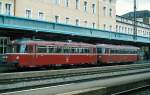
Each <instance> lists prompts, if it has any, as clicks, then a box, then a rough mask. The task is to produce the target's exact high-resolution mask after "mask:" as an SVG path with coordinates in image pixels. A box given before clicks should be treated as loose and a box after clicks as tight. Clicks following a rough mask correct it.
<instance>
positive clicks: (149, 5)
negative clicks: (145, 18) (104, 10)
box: [117, 0, 150, 15]
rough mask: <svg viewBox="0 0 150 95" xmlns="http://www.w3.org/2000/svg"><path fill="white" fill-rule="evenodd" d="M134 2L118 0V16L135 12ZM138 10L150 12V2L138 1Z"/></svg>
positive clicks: (146, 0)
mask: <svg viewBox="0 0 150 95" xmlns="http://www.w3.org/2000/svg"><path fill="white" fill-rule="evenodd" d="M133 1H134V0H117V15H122V14H125V13H127V12H129V11H133ZM137 10H150V0H137Z"/></svg>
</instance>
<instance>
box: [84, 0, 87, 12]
mask: <svg viewBox="0 0 150 95" xmlns="http://www.w3.org/2000/svg"><path fill="white" fill-rule="evenodd" d="M84 11H85V12H87V1H84Z"/></svg>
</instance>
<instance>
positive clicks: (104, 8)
mask: <svg viewBox="0 0 150 95" xmlns="http://www.w3.org/2000/svg"><path fill="white" fill-rule="evenodd" d="M103 15H104V16H106V7H103Z"/></svg>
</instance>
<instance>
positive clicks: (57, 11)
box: [1, 0, 116, 31]
mask: <svg viewBox="0 0 150 95" xmlns="http://www.w3.org/2000/svg"><path fill="white" fill-rule="evenodd" d="M1 1H3V2H4V1H5V2H6V1H7V2H11V3H12V5H13V7H12V12H13V13H12V14H13V15H15V16H19V17H25V18H31V19H38V20H46V21H51V22H55V21H56V17H58V23H64V24H71V25H79V26H82V27H90V28H99V29H104V24H106V30H112V31H115V28H114V27H115V25H116V21H115V17H116V16H115V11H116V8H115V5H116V4H115V3H116V0H78V1H79V2H78V5H77V4H76V3H77V2H76V1H77V0H1ZM66 1H68V3H66ZM85 2H86V10H85ZM67 4H68V6H67ZM93 5H94V8H93ZM76 6H78V7H77V8H76ZM104 6H105V7H106V14H107V15H105V16H104V12H103V11H104V10H103V7H104ZM14 9H15V10H14ZM109 9H112V12H111V16H110V15H109V13H110V11H109ZM27 10H28V14H30V15H31V16H30V17H28V16H27V12H26V11H27ZM29 11H30V12H31V13H29ZM93 11H94V13H93ZM39 13H41V14H40V15H42V17H39ZM77 23H78V24H77ZM110 26H111V29H110Z"/></svg>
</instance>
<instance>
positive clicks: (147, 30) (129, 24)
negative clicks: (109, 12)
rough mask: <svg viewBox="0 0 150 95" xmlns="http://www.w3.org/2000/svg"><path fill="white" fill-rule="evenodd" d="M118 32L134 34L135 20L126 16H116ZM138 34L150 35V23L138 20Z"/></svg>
mask: <svg viewBox="0 0 150 95" xmlns="http://www.w3.org/2000/svg"><path fill="white" fill-rule="evenodd" d="M116 32H120V33H125V34H131V35H133V34H134V21H133V20H131V19H128V18H125V17H121V16H116ZM136 32H137V36H144V37H150V25H148V24H144V23H143V22H140V21H137V31H136Z"/></svg>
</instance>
